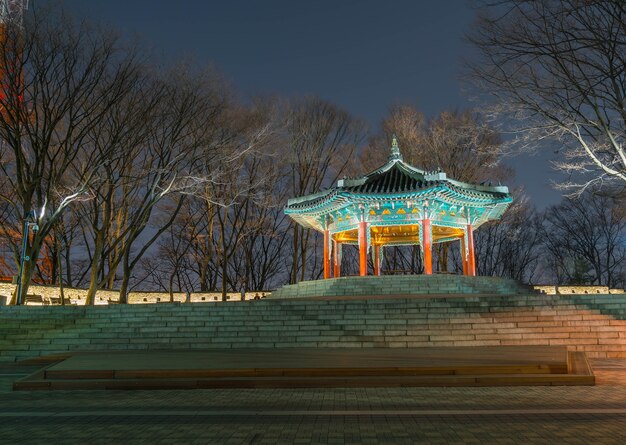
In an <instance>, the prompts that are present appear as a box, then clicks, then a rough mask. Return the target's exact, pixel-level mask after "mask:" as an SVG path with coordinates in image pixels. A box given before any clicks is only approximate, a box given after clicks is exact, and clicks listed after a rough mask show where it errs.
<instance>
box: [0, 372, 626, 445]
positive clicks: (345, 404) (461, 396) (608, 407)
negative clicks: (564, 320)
mask: <svg viewBox="0 0 626 445" xmlns="http://www.w3.org/2000/svg"><path fill="white" fill-rule="evenodd" d="M592 363H593V365H594V369H595V371H596V376H597V381H598V384H597V386H595V387H504V388H502V387H500V388H393V389H385V388H367V389H303V390H286V389H261V390H259V389H256V390H241V389H218V390H191V391H185V390H180V391H178V390H177V391H53V392H46V391H37V392H29V391H18V392H13V391H11V383H12V382H13V381H14V380H15V379H17V378H20V377H22V376H24V375H26V374H27V373H30V372H32V371H33V370H34V369H36V367H32V366H24V365H2V366H1V367H0V443H3V444H4V443H6V444H22V443H23V444H44V443H45V444H82V443H87V444H90V445H95V444H109V443H116V444H117V443H120V444H121V443H124V444H134V443H146V444H178V443H181V444H186V443H192V444H309V443H312V444H414V443H424V444H426V443H432V444H446V443H455V444H457V443H473V444H483V443H497V444H516V443H524V444H528V443H537V444H539V443H550V444H564V443H575V444H589V443H593V444H623V443H626V360H594V361H593V362H592Z"/></svg>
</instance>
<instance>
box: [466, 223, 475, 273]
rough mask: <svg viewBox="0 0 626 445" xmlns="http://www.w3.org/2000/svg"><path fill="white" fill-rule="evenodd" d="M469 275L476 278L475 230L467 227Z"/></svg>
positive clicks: (469, 225) (470, 226) (469, 226)
mask: <svg viewBox="0 0 626 445" xmlns="http://www.w3.org/2000/svg"><path fill="white" fill-rule="evenodd" d="M467 275H469V276H471V277H475V276H476V257H475V255H474V229H473V228H472V225H471V224H468V225H467Z"/></svg>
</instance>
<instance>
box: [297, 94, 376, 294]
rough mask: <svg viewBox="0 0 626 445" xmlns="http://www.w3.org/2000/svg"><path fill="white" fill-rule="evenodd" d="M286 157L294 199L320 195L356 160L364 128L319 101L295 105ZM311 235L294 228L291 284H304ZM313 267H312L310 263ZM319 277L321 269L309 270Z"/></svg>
mask: <svg viewBox="0 0 626 445" xmlns="http://www.w3.org/2000/svg"><path fill="white" fill-rule="evenodd" d="M287 122H288V123H287V133H288V134H287V142H286V144H287V147H288V149H287V150H286V151H287V153H285V156H287V157H288V159H289V164H290V170H291V171H290V173H289V175H290V179H291V195H292V196H303V195H307V194H311V193H316V192H318V191H319V190H320V189H321V188H322V187H323V186H324V185H326V186H328V185H331V184H333V183H334V182H336V181H337V179H338V178H339V177H341V176H342V175H343V174H344V172H345V171H346V167H347V166H348V165H350V163H351V162H353V161H354V159H355V150H356V147H357V145H358V144H359V143H360V142H361V140H362V139H363V137H364V128H363V125H362V124H361V123H360V122H359V121H357V120H355V119H354V118H352V117H351V116H350V115H349V114H348V113H347V112H345V111H343V110H341V109H339V108H337V107H336V106H335V105H333V104H331V103H328V102H325V101H323V100H321V99H319V98H316V97H306V98H302V99H297V100H294V101H292V103H291V104H290V108H289V110H288V116H287ZM310 245H311V231H310V229H305V228H303V227H300V226H299V225H297V224H292V261H291V273H290V275H291V276H290V282H291V283H295V282H297V281H301V280H304V278H305V274H306V271H307V255H308V254H309V253H310V252H309V248H310ZM309 264H310V263H309ZM309 270H311V271H313V272H312V273H314V274H317V273H319V269H318V268H312V269H309Z"/></svg>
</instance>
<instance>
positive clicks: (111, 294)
mask: <svg viewBox="0 0 626 445" xmlns="http://www.w3.org/2000/svg"><path fill="white" fill-rule="evenodd" d="M435 277H436V276H435ZM387 278H391V277H387ZM395 278H396V280H397V281H398V279H399V280H400V281H401V280H402V278H403V277H402V276H399V277H395ZM407 278H408V277H407ZM478 278H480V277H478ZM485 278H491V277H485ZM311 283H312V285H317V286H321V285H323V284H324V281H323V280H318V281H317V282H311ZM315 283H318V284H315ZM531 288H532V289H534V290H535V291H537V292H539V293H541V294H546V295H586V294H601V295H608V294H623V293H624V290H623V289H609V288H608V287H607V286H555V285H536V286H531ZM398 289H399V290H398V292H397V293H405V292H402V291H401V290H402V289H401V288H398ZM14 291H15V285H14V284H11V283H0V304H2V301H3V297H4V299H5V300H4V301H9V300H10V297H11V295H12V294H13V292H14ZM28 293H29V295H40V296H42V297H43V299H44V301H46V302H51V301H54V300H56V299H59V298H60V290H59V287H58V286H41V285H35V284H32V285H30V286H29V287H28ZM63 293H64V294H65V298H66V303H67V304H74V305H79V306H80V305H84V304H85V298H86V295H87V289H79V288H71V287H64V288H63ZM263 294H265V296H270V295H271V292H269V291H250V292H246V293H245V297H244V299H245V300H253V299H254V297H255V296H256V295H259V296H262V295H263ZM294 296H295V295H294ZM277 297H279V298H280V292H279V293H277ZM119 298H120V295H119V291H116V290H99V291H98V292H97V294H96V302H95V304H97V305H105V304H109V303H115V302H118V301H119ZM169 301H170V294H169V293H168V292H158V291H132V292H129V295H128V302H129V303H130V304H151V303H164V302H169ZM173 301H174V302H179V303H211V302H213V303H219V302H222V294H221V292H192V293H190V294H189V300H188V296H187V294H186V293H183V292H174V294H173ZM227 301H241V294H240V293H239V292H228V293H227ZM28 304H29V305H40V304H41V303H28Z"/></svg>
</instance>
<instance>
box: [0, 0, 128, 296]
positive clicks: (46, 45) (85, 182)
mask: <svg viewBox="0 0 626 445" xmlns="http://www.w3.org/2000/svg"><path fill="white" fill-rule="evenodd" d="M59 29H63V32H59ZM5 32H6V33H7V38H6V39H2V43H0V64H1V65H2V66H3V67H10V69H3V70H2V71H3V75H4V79H3V85H9V86H10V87H9V89H8V90H5V93H7V94H4V95H3V96H2V97H1V98H0V108H1V109H2V112H1V113H0V150H1V151H2V159H3V162H2V163H0V170H1V171H2V174H3V176H4V177H5V179H6V183H7V185H8V189H9V193H7V194H3V195H2V196H1V199H3V200H4V201H5V202H7V203H8V204H9V206H10V207H11V211H12V219H13V221H14V224H15V226H18V227H19V226H21V222H22V221H23V219H24V218H25V217H26V215H29V214H31V212H36V219H37V221H36V222H37V224H38V227H39V231H37V232H36V233H34V234H32V236H30V237H28V242H27V244H26V252H25V256H26V257H28V258H29V260H28V261H25V262H24V268H23V269H22V270H20V271H19V273H20V275H21V282H22V283H23V290H22V292H23V293H24V294H25V293H26V291H27V289H28V283H29V281H30V278H31V276H32V274H33V270H34V267H35V264H36V262H37V259H38V257H39V254H40V252H41V249H42V247H43V244H44V240H45V239H46V237H47V236H48V235H49V234H50V233H51V230H52V228H53V226H54V225H55V224H56V222H57V221H58V220H59V219H60V218H61V216H62V214H63V213H64V211H65V210H66V209H67V208H68V206H69V205H70V204H71V203H72V202H74V201H76V200H77V199H81V198H85V197H86V196H87V197H88V193H89V190H90V187H91V186H92V185H93V184H94V181H96V180H97V177H96V172H97V171H98V169H99V167H100V166H101V165H102V164H103V163H104V162H105V160H106V156H104V157H103V156H102V153H100V152H95V151H91V150H89V149H88V148H87V147H89V146H88V144H86V143H85V142H86V139H87V138H88V135H89V133H90V131H91V130H92V129H93V128H94V127H96V126H98V125H99V122H100V119H101V118H102V116H103V114H104V113H105V112H106V110H108V109H109V108H110V107H111V106H113V105H114V104H116V103H117V102H118V101H120V100H121V99H122V98H123V97H124V96H125V95H126V94H127V92H128V90H129V89H130V88H131V86H132V85H133V84H134V82H135V80H136V78H137V72H138V64H137V63H136V60H135V56H134V54H133V53H132V51H130V52H129V51H126V50H123V49H122V48H121V47H120V45H119V41H118V40H117V39H116V38H115V37H113V36H112V35H110V34H107V33H104V32H100V31H97V30H93V29H89V28H88V27H87V26H86V25H77V24H75V23H73V22H72V21H70V20H69V19H67V18H64V17H59V16H57V15H54V14H50V11H46V12H45V13H44V14H42V15H37V14H31V15H29V16H28V17H27V19H26V26H25V29H24V30H23V29H21V28H20V27H18V26H13V25H12V24H9V25H8V26H7V28H6V29H5ZM26 235H27V234H24V235H23V236H26Z"/></svg>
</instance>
